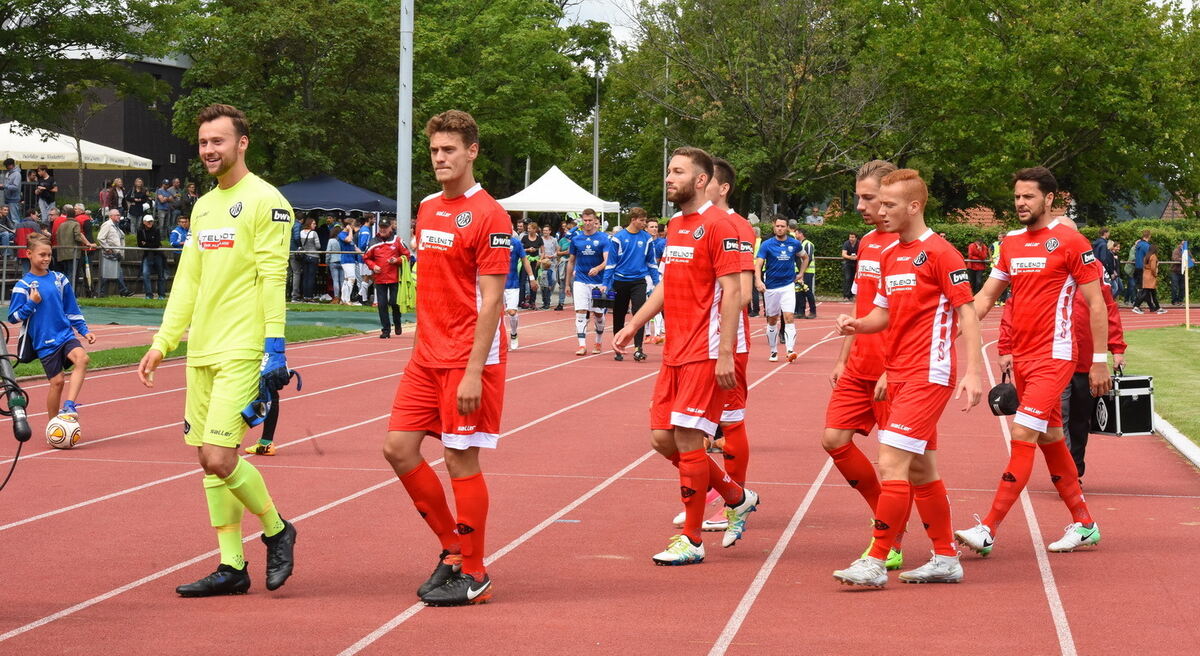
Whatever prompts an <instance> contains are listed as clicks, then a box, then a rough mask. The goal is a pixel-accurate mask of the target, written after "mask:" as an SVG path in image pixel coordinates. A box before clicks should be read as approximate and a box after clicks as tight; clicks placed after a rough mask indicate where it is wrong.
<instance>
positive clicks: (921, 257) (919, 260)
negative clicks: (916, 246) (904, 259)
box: [913, 251, 929, 266]
mask: <svg viewBox="0 0 1200 656" xmlns="http://www.w3.org/2000/svg"><path fill="white" fill-rule="evenodd" d="M927 260H929V256H928V255H926V254H925V251H921V252H920V253H918V254H917V257H916V259H915V260H913V266H921V265H922V264H925V262H926V261H927Z"/></svg>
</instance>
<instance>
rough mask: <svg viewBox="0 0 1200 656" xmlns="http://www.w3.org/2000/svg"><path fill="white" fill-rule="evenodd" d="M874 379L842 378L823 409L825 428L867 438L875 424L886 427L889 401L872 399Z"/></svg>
mask: <svg viewBox="0 0 1200 656" xmlns="http://www.w3.org/2000/svg"><path fill="white" fill-rule="evenodd" d="M877 382H878V381H876V380H869V379H867V378H859V377H858V376H847V375H844V374H843V375H842V377H841V378H838V382H837V387H835V388H833V395H832V396H830V397H829V405H827V406H826V407H825V427H826V428H836V429H838V430H852V431H854V432H856V433H861V434H863V435H867V434H869V433H870V432H871V428H872V427H873V426H875V425H876V424H878V425H879V426H881V427H882V426H887V418H888V402H887V401H876V400H875V383H877Z"/></svg>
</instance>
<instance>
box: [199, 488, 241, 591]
mask: <svg viewBox="0 0 1200 656" xmlns="http://www.w3.org/2000/svg"><path fill="white" fill-rule="evenodd" d="M204 496H205V497H206V498H207V499H208V517H209V519H210V520H212V525H213V527H214V528H216V529H217V544H218V545H219V546H220V547H221V562H222V563H224V564H226V565H229V566H230V567H233V568H235V569H242V568H243V567H245V566H246V555H245V552H243V551H242V513H243V512H244V511H245V506H243V505H242V502H241V501H238V499H237V497H235V496H233V493H232V492H230V491H229V488H228V487H227V486H226V485H225V481H223V480H221V478H220V477H219V476H213V475H208V476H205V477H204Z"/></svg>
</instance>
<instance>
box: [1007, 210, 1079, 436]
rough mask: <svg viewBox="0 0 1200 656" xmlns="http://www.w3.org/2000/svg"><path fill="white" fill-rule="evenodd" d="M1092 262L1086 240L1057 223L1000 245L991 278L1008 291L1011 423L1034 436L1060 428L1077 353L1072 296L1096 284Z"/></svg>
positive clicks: (1025, 231) (1011, 235)
mask: <svg viewBox="0 0 1200 656" xmlns="http://www.w3.org/2000/svg"><path fill="white" fill-rule="evenodd" d="M1095 261H1096V257H1095V255H1094V254H1093V253H1092V245H1091V244H1090V243H1088V240H1087V238H1085V237H1084V236H1083V235H1081V234H1080V233H1079V231H1077V230H1075V229H1074V228H1069V227H1067V226H1064V225H1063V224H1061V223H1059V222H1058V221H1057V220H1056V221H1053V222H1051V223H1050V225H1048V226H1046V227H1045V228H1042V229H1040V230H1029V229H1028V228H1022V229H1020V230H1014V231H1013V232H1010V233H1008V235H1007V236H1006V237H1005V238H1004V241H1002V242H1001V244H1000V258H999V260H998V261H997V262H996V266H995V267H994V268H993V269H992V275H993V276H995V277H997V278H999V279H1000V280H1007V281H1008V282H1009V285H1010V286H1011V287H1012V298H1011V299H1010V301H1009V303H1010V304H1011V305H1012V306H1013V307H1012V318H1013V322H1012V325H1013V330H1012V334H1011V344H1012V356H1013V383H1014V384H1015V385H1016V387H1017V395H1018V396H1019V398H1020V408H1019V409H1018V410H1017V416H1016V418H1015V419H1014V422H1015V423H1017V424H1020V425H1022V426H1025V427H1026V428H1029V429H1032V430H1035V431H1038V432H1039V433H1044V432H1046V429H1047V428H1049V427H1052V426H1054V427H1057V426H1062V406H1061V402H1060V400H1059V397H1060V396H1061V395H1062V391H1063V389H1064V388H1065V387H1066V386H1067V383H1069V382H1070V380H1071V374H1072V373H1073V372H1074V370H1075V357H1076V354H1077V353H1078V350H1077V344H1076V341H1075V323H1076V318H1075V302H1074V301H1075V295H1076V293H1077V291H1078V288H1079V285H1081V284H1084V283H1088V282H1091V281H1093V280H1097V279H1099V277H1100V276H1099V273H1098V272H1097V270H1096V267H1095V266H1093V263H1094V262H1095ZM1082 320H1083V321H1087V318H1086V317H1083V319H1082Z"/></svg>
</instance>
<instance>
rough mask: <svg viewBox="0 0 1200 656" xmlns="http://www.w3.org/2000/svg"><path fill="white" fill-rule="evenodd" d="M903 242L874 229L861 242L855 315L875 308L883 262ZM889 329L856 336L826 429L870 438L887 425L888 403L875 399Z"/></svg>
mask: <svg viewBox="0 0 1200 656" xmlns="http://www.w3.org/2000/svg"><path fill="white" fill-rule="evenodd" d="M899 240H900V236H899V235H897V234H896V233H894V232H880V231H878V230H872V231H870V232H868V233H867V234H865V235H863V238H862V239H860V240H859V241H858V268H857V270H856V271H855V273H854V286H853V288H852V289H853V291H854V294H855V296H854V316H856V317H859V318H862V317H865V316H867V315H868V314H870V313H871V310H873V309H875V294H876V293H877V292H878V290H879V281H880V261H881V260H882V258H883V254H884V252H885V251H887V250H888V249H890V248H892V246H893V245H894V244H896V243H897V242H898V241H899ZM888 332H889V331H888V330H885V331H883V332H880V333H874V334H870V335H855V336H854V342H853V344H852V345H851V348H850V356H849V357H848V358H847V359H846V367H845V369H844V370H843V372H842V375H841V377H840V378H838V382H837V387H835V388H834V390H833V394H832V396H830V398H829V405H828V406H826V409H825V427H826V428H837V429H841V430H853V431H855V432H858V433H861V434H863V435H866V434H868V433H870V432H871V427H872V426H874V425H876V424H878V425H880V426H883V425H885V424H886V423H887V408H888V404H887V402H886V401H876V400H875V383H877V382H878V381H879V377H880V376H881V375H882V374H883V367H884V350H885V342H884V340H885V339H886V336H887V334H888Z"/></svg>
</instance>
